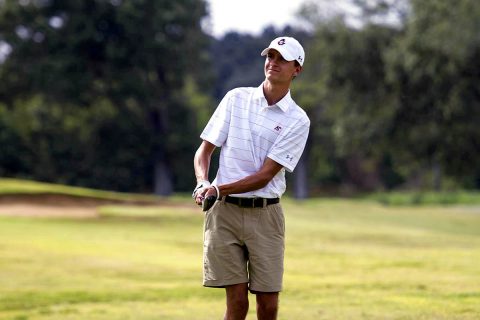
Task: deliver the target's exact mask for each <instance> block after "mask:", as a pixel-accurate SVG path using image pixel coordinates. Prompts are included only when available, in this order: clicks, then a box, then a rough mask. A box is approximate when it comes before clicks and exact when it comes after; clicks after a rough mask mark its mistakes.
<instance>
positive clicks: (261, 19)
mask: <svg viewBox="0 0 480 320" xmlns="http://www.w3.org/2000/svg"><path fill="white" fill-rule="evenodd" d="M207 2H208V3H209V7H210V22H209V23H207V26H206V29H207V30H206V31H207V32H208V29H210V32H209V33H210V34H212V35H213V36H215V37H221V36H222V35H224V34H225V33H226V32H228V31H236V32H241V33H251V34H254V35H258V34H259V33H261V31H262V30H263V29H264V28H265V27H266V26H269V25H273V26H274V27H276V28H281V27H284V26H286V25H287V24H290V25H295V14H296V12H297V11H298V9H299V8H300V6H301V4H302V2H303V1H298V0H241V1H239V0H207Z"/></svg>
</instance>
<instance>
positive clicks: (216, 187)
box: [212, 184, 220, 198]
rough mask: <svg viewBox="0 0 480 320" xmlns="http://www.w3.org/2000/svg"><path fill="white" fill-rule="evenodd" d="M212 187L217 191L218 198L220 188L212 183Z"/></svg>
mask: <svg viewBox="0 0 480 320" xmlns="http://www.w3.org/2000/svg"><path fill="white" fill-rule="evenodd" d="M212 187H214V188H215V191H216V192H217V198H220V189H219V188H218V186H217V185H216V184H214V185H212Z"/></svg>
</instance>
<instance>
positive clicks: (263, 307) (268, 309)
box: [257, 302, 278, 315]
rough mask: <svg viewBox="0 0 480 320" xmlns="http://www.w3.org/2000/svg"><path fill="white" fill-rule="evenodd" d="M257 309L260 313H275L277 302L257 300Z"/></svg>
mask: <svg viewBox="0 0 480 320" xmlns="http://www.w3.org/2000/svg"><path fill="white" fill-rule="evenodd" d="M257 309H258V310H259V312H260V313H261V314H269V315H276V314H277V311H278V303H275V302H258V303H257Z"/></svg>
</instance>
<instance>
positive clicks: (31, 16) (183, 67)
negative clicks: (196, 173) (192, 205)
mask: <svg viewBox="0 0 480 320" xmlns="http://www.w3.org/2000/svg"><path fill="white" fill-rule="evenodd" d="M205 14H206V9H205V2H204V1H200V0H197V1H191V0H184V1H175V2H171V1H148V0H144V1H127V0H126V1H93V0H90V1H80V2H78V1H67V2H64V1H51V2H37V1H31V2H30V1H23V2H22V1H6V2H5V3H2V5H1V6H0V30H1V32H0V40H2V41H3V43H7V44H8V45H9V46H10V47H11V53H10V54H9V55H8V57H7V58H6V60H5V61H4V62H3V63H2V64H1V65H0V80H1V82H2V87H1V88H0V98H1V99H2V101H4V103H5V107H4V108H6V110H12V111H13V112H14V113H17V112H23V111H19V110H17V109H24V112H26V113H27V114H26V117H24V118H22V119H21V121H24V124H26V126H27V127H29V128H31V129H32V130H31V131H28V130H27V131H26V132H25V131H22V128H21V126H24V124H21V123H19V121H20V120H19V121H16V122H14V123H11V124H10V128H9V130H12V131H13V133H16V132H17V131H21V132H23V135H24V138H25V139H27V140H31V141H33V140H35V139H34V136H35V138H36V137H38V138H39V140H40V141H37V142H39V143H35V145H32V143H30V144H29V141H27V145H26V146H25V147H26V149H27V150H29V151H30V153H31V154H30V155H29V156H30V157H31V159H30V161H28V163H26V164H25V166H24V167H22V166H19V167H18V171H15V170H12V169H10V168H5V169H4V170H5V171H7V174H9V175H17V174H19V173H20V174H23V175H25V176H31V177H35V178H37V179H41V180H46V181H63V182H68V183H71V184H77V185H90V186H96V187H102V188H106V187H108V188H112V189H116V190H148V189H152V188H153V187H154V188H155V190H156V191H158V192H159V193H169V192H171V185H172V183H173V182H172V181H173V180H175V179H177V180H178V181H185V180H192V175H185V174H184V172H185V170H183V169H178V168H174V166H173V165H172V164H173V163H174V162H173V158H174V155H177V154H178V152H182V151H183V150H184V149H190V148H191V145H192V143H188V142H186V140H187V139H185V137H183V135H186V134H188V132H185V128H192V124H194V123H195V115H194V114H192V113H191V112H189V111H190V109H189V106H188V105H187V104H186V103H185V102H186V99H183V96H182V94H181V93H182V91H183V84H184V79H185V77H186V76H187V75H190V77H192V78H193V79H195V80H196V81H203V80H205V79H207V78H208V73H205V72H204V70H201V68H200V66H201V65H202V64H203V63H206V55H205V54H204V52H205V50H206V49H207V44H208V40H207V37H206V35H204V34H203V33H202V32H201V28H200V20H201V19H202V17H203V16H204V15H205ZM192 52H195V53H196V54H191V53H192ZM200 71H201V72H200ZM203 82H206V83H208V81H203ZM205 85H206V84H204V86H205ZM25 109H26V110H25ZM179 117H181V118H182V119H183V120H184V124H185V127H182V128H180V127H178V126H175V125H171V123H175V122H177V121H178V118H179ZM36 123H38V125H36ZM33 127H35V128H36V131H33ZM193 129H194V128H193ZM76 130H79V131H81V132H80V134H79V135H78V136H77V133H78V132H76ZM112 142H113V143H112ZM175 143H178V144H175ZM33 159H36V160H37V159H38V160H40V161H41V162H37V163H36V162H34V161H33ZM9 161H10V162H11V160H9ZM2 167H4V165H2ZM25 167H27V170H25ZM165 168H169V169H171V168H173V170H174V171H173V172H170V171H166V170H165ZM154 172H155V175H154Z"/></svg>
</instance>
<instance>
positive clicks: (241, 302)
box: [229, 295, 248, 311]
mask: <svg viewBox="0 0 480 320" xmlns="http://www.w3.org/2000/svg"><path fill="white" fill-rule="evenodd" d="M229 304H230V306H232V307H233V308H235V309H237V310H242V311H248V296H247V295H236V296H234V297H231V299H230V303H229Z"/></svg>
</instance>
